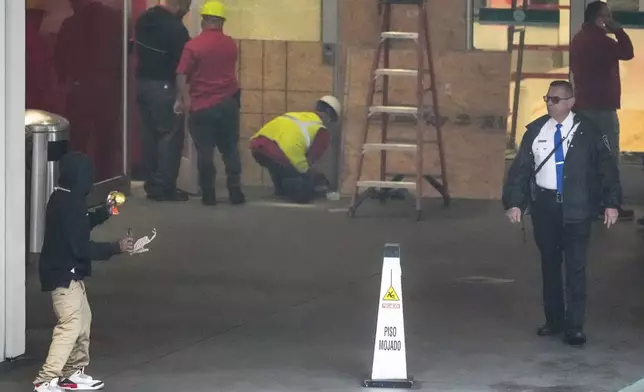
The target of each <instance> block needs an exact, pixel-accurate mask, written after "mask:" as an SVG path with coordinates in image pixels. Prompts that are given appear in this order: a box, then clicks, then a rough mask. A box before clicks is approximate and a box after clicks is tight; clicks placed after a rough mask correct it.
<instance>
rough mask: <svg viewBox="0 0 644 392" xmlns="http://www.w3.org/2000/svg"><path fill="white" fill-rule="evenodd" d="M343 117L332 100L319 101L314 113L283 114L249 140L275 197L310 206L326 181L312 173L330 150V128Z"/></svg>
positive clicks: (338, 103) (333, 98)
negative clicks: (318, 187)
mask: <svg viewBox="0 0 644 392" xmlns="http://www.w3.org/2000/svg"><path fill="white" fill-rule="evenodd" d="M341 115H342V105H341V104H340V101H338V99H337V98H335V97H333V96H324V97H322V98H320V99H319V100H318V101H317V104H316V108H315V111H313V112H292V113H286V114H283V115H281V116H279V117H277V118H275V119H273V120H271V121H270V122H268V123H267V124H266V125H264V127H263V128H262V129H260V130H259V132H257V133H256V134H255V135H254V136H253V137H252V138H251V140H250V149H251V152H252V154H253V157H254V158H255V160H256V161H257V163H259V164H260V165H261V166H263V167H265V168H266V169H267V170H268V172H269V173H270V175H271V179H272V181H273V186H274V187H275V194H276V195H277V196H280V197H286V198H287V199H290V200H291V201H294V202H296V203H309V202H311V201H312V200H313V198H314V197H315V187H316V186H317V185H326V184H325V183H327V181H326V178H324V176H323V175H321V174H319V173H316V172H315V171H314V170H313V169H311V165H312V164H313V163H314V162H316V161H317V160H318V159H320V157H322V155H323V154H324V152H325V151H326V149H327V148H328V147H329V144H330V140H331V136H330V134H329V131H328V128H329V127H331V126H332V125H335V124H336V123H337V122H338V120H339V119H340V117H341Z"/></svg>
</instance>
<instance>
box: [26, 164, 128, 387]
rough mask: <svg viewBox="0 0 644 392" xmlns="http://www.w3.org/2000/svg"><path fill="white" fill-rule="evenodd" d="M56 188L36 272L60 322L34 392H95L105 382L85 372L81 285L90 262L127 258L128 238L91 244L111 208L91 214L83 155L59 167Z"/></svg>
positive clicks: (90, 171) (88, 169)
mask: <svg viewBox="0 0 644 392" xmlns="http://www.w3.org/2000/svg"><path fill="white" fill-rule="evenodd" d="M58 183H59V185H58V186H57V187H56V189H55V191H54V192H53V193H52V195H51V197H50V198H49V202H48V204H47V212H46V216H45V238H44V242H43V247H42V251H41V254H40V262H39V266H38V271H39V273H40V283H41V285H42V290H43V291H45V292H50V293H51V297H52V301H53V305H54V313H55V314H56V318H57V319H58V322H57V324H56V327H55V328H54V333H53V337H52V342H51V346H50V347H49V355H48V356H47V360H46V361H45V364H44V365H43V367H42V368H41V370H40V372H39V373H38V376H37V377H36V379H35V380H34V390H35V391H38V392H58V391H60V390H96V389H101V388H103V386H104V384H103V382H101V381H99V380H94V379H92V377H90V376H88V375H87V374H85V372H84V368H85V366H87V365H88V364H89V336H90V325H91V320H92V313H91V310H90V307H89V303H88V301H87V296H86V293H85V284H84V279H85V277H88V276H90V275H91V272H92V264H91V262H92V260H107V259H109V258H110V257H112V256H113V255H116V254H119V253H122V252H129V251H131V250H132V248H133V240H132V238H129V237H128V238H124V239H122V240H120V241H118V242H94V241H92V240H91V239H90V232H91V230H92V229H93V228H94V227H96V226H97V225H100V224H101V223H103V222H105V221H106V220H107V219H108V218H109V217H110V208H109V206H105V205H104V206H101V207H99V208H98V209H96V210H94V211H89V209H88V206H87V200H86V199H87V195H88V194H89V192H90V190H91V189H92V185H93V183H94V168H93V165H92V162H91V160H90V159H89V157H87V156H86V155H83V154H81V153H78V152H72V153H69V154H67V155H65V156H64V157H63V158H62V160H61V161H60V178H59V182H58Z"/></svg>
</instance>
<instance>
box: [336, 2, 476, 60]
mask: <svg viewBox="0 0 644 392" xmlns="http://www.w3.org/2000/svg"><path fill="white" fill-rule="evenodd" d="M340 4H341V13H340V15H341V17H342V19H341V39H342V42H343V44H345V45H365V46H372V47H373V46H375V45H377V43H378V34H379V30H380V16H379V14H378V5H377V2H376V1H365V0H342V1H341V3H340ZM428 4H429V7H428V15H429V25H430V34H431V39H432V45H433V49H434V51H435V52H436V53H437V54H438V53H441V52H445V51H449V50H463V49H465V46H466V41H465V31H466V28H465V23H466V18H465V5H466V3H465V1H454V0H432V1H429V2H428ZM417 10H418V8H417V7H416V6H411V5H395V6H393V11H394V12H393V14H392V30H394V31H417V30H418V11H417Z"/></svg>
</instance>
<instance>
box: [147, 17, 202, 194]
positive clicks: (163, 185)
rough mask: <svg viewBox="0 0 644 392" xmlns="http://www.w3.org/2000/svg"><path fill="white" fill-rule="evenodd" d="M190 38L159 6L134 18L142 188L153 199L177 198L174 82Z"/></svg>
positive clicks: (178, 128)
mask: <svg viewBox="0 0 644 392" xmlns="http://www.w3.org/2000/svg"><path fill="white" fill-rule="evenodd" d="M189 40H190V34H189V33H188V30H187V29H186V27H185V26H184V25H183V22H182V20H181V19H180V18H179V17H178V16H177V15H175V14H173V13H172V12H170V11H169V10H168V9H167V8H165V7H163V6H156V7H152V8H150V9H149V10H147V11H146V12H145V13H143V14H142V15H141V16H140V17H139V19H138V20H137V22H136V27H135V47H136V49H137V54H138V65H137V70H136V78H137V90H138V91H137V101H138V104H139V113H140V116H141V123H142V129H141V147H142V150H143V159H144V162H145V168H146V179H145V191H146V193H147V194H148V197H151V198H154V199H160V200H172V199H175V198H177V194H176V193H174V192H175V188H176V181H177V176H178V175H179V167H180V164H181V151H182V150H183V142H184V134H183V123H184V116H182V115H177V114H176V113H174V101H175V99H176V96H177V90H176V87H175V81H176V77H177V73H176V69H177V65H178V64H179V60H180V58H181V53H182V52H183V47H184V46H185V44H186V42H188V41H189Z"/></svg>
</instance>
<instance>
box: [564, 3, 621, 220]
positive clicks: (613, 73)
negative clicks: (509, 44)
mask: <svg viewBox="0 0 644 392" xmlns="http://www.w3.org/2000/svg"><path fill="white" fill-rule="evenodd" d="M607 34H614V35H615V38H616V39H617V40H614V39H612V38H610V37H608V35H607ZM633 57H634V54H633V43H632V42H631V39H630V38H629V37H628V34H626V32H625V31H624V29H622V27H621V26H620V25H619V24H618V23H617V22H615V20H614V19H613V16H612V14H611V11H610V8H609V7H608V5H607V4H606V3H603V2H601V1H593V2H591V3H589V4H588V5H587V6H586V11H585V13H584V24H583V26H582V28H581V30H580V31H579V32H578V33H577V34H576V35H575V36H574V37H573V39H572V40H571V41H570V70H571V71H572V75H573V81H574V87H575V92H576V93H575V97H576V104H575V108H574V109H575V111H577V112H578V113H579V114H582V115H584V116H586V117H587V118H588V119H589V120H590V121H592V122H594V123H595V125H596V126H597V127H598V128H599V129H600V131H602V132H603V133H604V134H605V135H606V136H607V137H608V140H609V142H610V145H611V148H612V150H613V156H614V158H615V161H616V162H617V165H619V157H620V147H619V119H618V118H617V109H619V108H620V106H621V94H622V92H621V81H620V75H619V62H620V60H631V59H633ZM599 212H600V214H603V212H602V211H601V209H600V210H599ZM619 215H620V218H622V219H633V210H622V209H621V208H620V211H619Z"/></svg>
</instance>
